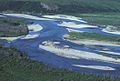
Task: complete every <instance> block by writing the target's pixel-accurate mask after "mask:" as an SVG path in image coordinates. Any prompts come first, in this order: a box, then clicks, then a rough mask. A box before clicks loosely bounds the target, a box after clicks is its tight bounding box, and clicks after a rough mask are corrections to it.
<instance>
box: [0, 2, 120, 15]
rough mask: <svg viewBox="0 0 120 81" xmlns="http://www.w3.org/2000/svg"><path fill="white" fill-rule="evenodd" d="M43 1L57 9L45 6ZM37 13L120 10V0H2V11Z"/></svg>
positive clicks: (0, 5)
mask: <svg viewBox="0 0 120 81" xmlns="http://www.w3.org/2000/svg"><path fill="white" fill-rule="evenodd" d="M41 2H43V3H45V4H46V5H48V6H49V8H52V7H54V6H57V7H58V9H57V11H56V10H48V9H46V8H43V6H42V5H41ZM9 10H10V11H15V12H37V13H66V12H67V13H68V12H69V13H79V12H87V13H88V12H92V13H93V12H120V0H69V1H68V0H5V1H4V0H1V2H0V11H9Z"/></svg>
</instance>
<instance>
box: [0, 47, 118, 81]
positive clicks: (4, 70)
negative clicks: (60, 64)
mask: <svg viewBox="0 0 120 81" xmlns="http://www.w3.org/2000/svg"><path fill="white" fill-rule="evenodd" d="M0 80H1V81H93V80H94V81H119V80H120V78H119V77H114V76H109V75H96V74H92V73H79V72H72V71H68V70H65V69H56V68H52V67H49V66H46V65H44V64H43V63H39V62H36V61H31V60H30V59H28V57H27V56H26V55H25V54H23V53H21V52H20V51H17V50H16V49H15V48H11V47H4V46H2V45H0Z"/></svg>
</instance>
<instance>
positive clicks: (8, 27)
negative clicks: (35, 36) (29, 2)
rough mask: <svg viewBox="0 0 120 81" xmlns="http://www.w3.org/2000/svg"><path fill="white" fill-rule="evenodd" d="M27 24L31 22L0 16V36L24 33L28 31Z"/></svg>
mask: <svg viewBox="0 0 120 81" xmlns="http://www.w3.org/2000/svg"><path fill="white" fill-rule="evenodd" d="M27 24H31V22H29V21H26V20H23V19H15V18H6V17H5V18H4V17H2V18H0V37H9V36H10V37H12V36H20V35H26V34H27V33H28V29H27Z"/></svg>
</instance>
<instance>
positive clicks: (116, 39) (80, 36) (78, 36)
mask: <svg viewBox="0 0 120 81" xmlns="http://www.w3.org/2000/svg"><path fill="white" fill-rule="evenodd" d="M69 35H70V38H71V39H91V40H98V41H110V42H118V43H120V37H118V36H109V35H101V34H97V33H87V32H85V33H78V32H70V33H69Z"/></svg>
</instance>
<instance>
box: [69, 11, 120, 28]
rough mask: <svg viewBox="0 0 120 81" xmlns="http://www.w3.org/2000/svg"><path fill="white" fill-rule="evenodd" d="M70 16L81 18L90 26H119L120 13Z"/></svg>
mask: <svg viewBox="0 0 120 81" xmlns="http://www.w3.org/2000/svg"><path fill="white" fill-rule="evenodd" d="M71 15H75V16H79V17H82V18H83V20H85V21H88V23H91V24H96V25H100V26H101V25H113V26H120V23H119V22H120V13H83V14H81V13H77V14H74V13H73V14H72V13H71Z"/></svg>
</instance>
